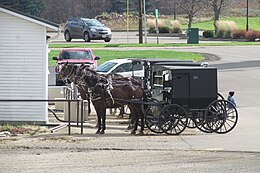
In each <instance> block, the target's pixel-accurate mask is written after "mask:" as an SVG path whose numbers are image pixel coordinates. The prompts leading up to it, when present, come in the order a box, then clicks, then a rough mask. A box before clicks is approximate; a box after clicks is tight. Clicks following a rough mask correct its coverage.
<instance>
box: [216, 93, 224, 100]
mask: <svg viewBox="0 0 260 173" xmlns="http://www.w3.org/2000/svg"><path fill="white" fill-rule="evenodd" d="M224 99H225V98H224V96H223V95H221V94H220V93H218V94H217V100H224Z"/></svg>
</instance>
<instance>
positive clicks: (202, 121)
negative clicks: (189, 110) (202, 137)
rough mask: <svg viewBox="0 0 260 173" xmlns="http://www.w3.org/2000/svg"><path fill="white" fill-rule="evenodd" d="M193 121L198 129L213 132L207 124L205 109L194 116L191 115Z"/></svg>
mask: <svg viewBox="0 0 260 173" xmlns="http://www.w3.org/2000/svg"><path fill="white" fill-rule="evenodd" d="M193 121H194V122H195V124H196V127H197V128H198V129H199V130H200V131H202V132H204V133H213V130H212V129H211V128H210V127H209V126H208V123H207V122H208V119H207V118H206V116H205V111H204V112H199V113H197V114H196V116H194V117H193Z"/></svg>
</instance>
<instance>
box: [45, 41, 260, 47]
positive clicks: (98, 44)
mask: <svg viewBox="0 0 260 173" xmlns="http://www.w3.org/2000/svg"><path fill="white" fill-rule="evenodd" d="M243 45H260V42H226V43H225V42H224V43H223V42H220V43H200V44H186V43H160V44H156V43H147V44H138V43H130V44H111V43H82V44H67V43H65V44H49V48H109V47H190V46H243Z"/></svg>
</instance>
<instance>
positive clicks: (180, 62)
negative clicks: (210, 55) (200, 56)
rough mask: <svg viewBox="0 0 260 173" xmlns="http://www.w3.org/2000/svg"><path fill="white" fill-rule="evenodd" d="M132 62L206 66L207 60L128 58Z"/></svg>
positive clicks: (152, 64)
mask: <svg viewBox="0 0 260 173" xmlns="http://www.w3.org/2000/svg"><path fill="white" fill-rule="evenodd" d="M129 60H131V61H132V63H133V64H139V63H141V62H149V63H150V64H151V66H155V65H156V66H157V65H169V66H204V67H207V66H208V63H207V62H193V61H191V60H178V59H159V58H130V59H129Z"/></svg>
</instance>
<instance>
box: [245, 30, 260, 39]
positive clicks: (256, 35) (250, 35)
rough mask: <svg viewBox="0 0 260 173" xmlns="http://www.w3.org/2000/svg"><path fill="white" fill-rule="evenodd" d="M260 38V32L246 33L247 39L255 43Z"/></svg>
mask: <svg viewBox="0 0 260 173" xmlns="http://www.w3.org/2000/svg"><path fill="white" fill-rule="evenodd" d="M259 38H260V31H255V30H249V31H247V32H246V39H248V41H255V40H256V39H259Z"/></svg>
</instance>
